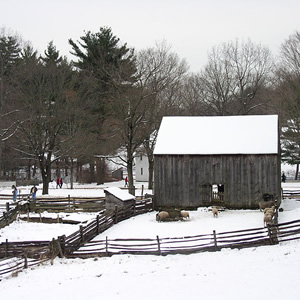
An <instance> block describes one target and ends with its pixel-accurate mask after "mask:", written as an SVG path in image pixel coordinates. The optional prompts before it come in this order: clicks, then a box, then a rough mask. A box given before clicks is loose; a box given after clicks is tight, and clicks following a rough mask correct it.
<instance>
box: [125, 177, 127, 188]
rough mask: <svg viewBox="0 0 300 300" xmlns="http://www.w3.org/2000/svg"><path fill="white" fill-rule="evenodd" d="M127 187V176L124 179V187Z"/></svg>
mask: <svg viewBox="0 0 300 300" xmlns="http://www.w3.org/2000/svg"><path fill="white" fill-rule="evenodd" d="M126 186H127V187H128V178H127V176H126V177H125V187H126Z"/></svg>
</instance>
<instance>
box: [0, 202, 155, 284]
mask: <svg viewBox="0 0 300 300" xmlns="http://www.w3.org/2000/svg"><path fill="white" fill-rule="evenodd" d="M152 206H153V204H152V199H144V200H138V201H136V203H135V205H134V206H132V207H128V208H127V209H126V210H125V209H118V207H115V210H113V211H111V212H107V211H106V210H105V209H104V210H102V211H100V212H99V214H98V215H97V216H96V218H95V220H93V221H92V222H90V223H89V224H87V225H86V226H80V228H79V230H77V231H75V232H74V233H72V234H70V235H69V236H65V235H63V236H59V237H58V238H57V239H52V241H28V242H9V241H8V240H6V241H5V242H2V243H0V280H1V276H2V275H5V274H13V273H17V272H19V271H21V270H22V269H24V268H27V266H30V265H35V264H38V263H41V262H43V261H47V260H52V259H54V258H55V257H56V256H59V257H68V255H69V254H71V253H72V252H73V251H74V250H77V249H78V248H79V247H81V246H82V245H84V244H85V243H86V242H88V241H90V240H91V239H93V238H94V237H96V236H97V235H98V234H99V233H102V232H104V231H105V230H107V229H108V228H110V227H111V226H113V224H116V223H118V222H120V221H123V220H125V219H128V218H130V217H132V216H135V215H139V214H142V213H146V212H150V211H152V210H153V208H152ZM16 214H17V212H16Z"/></svg>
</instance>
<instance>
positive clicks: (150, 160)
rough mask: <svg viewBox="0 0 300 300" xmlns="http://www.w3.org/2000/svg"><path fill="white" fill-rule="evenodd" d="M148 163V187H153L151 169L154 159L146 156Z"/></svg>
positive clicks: (152, 169)
mask: <svg viewBox="0 0 300 300" xmlns="http://www.w3.org/2000/svg"><path fill="white" fill-rule="evenodd" d="M148 163H149V169H148V170H149V178H148V189H149V190H152V189H153V171H154V160H153V159H149V157H148Z"/></svg>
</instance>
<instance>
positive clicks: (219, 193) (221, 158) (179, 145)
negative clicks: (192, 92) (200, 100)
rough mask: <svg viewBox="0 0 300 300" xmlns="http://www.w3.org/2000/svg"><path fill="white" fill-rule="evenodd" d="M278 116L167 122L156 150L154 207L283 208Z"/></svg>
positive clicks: (171, 118) (182, 119)
mask: <svg viewBox="0 0 300 300" xmlns="http://www.w3.org/2000/svg"><path fill="white" fill-rule="evenodd" d="M278 128H279V127H278V116H277V115H259V116H222V117H164V118H163V120H162V123H161V126H160V129H159V132H158V137H157V142H156V146H155V150H154V161H155V162H154V206H155V207H156V208H157V209H161V208H185V209H195V208H197V207H201V206H210V205H213V204H222V205H224V206H225V207H228V208H242V209H247V208H258V202H259V201H263V200H264V199H266V200H269V199H273V198H276V197H277V198H278V202H279V203H280V194H281V193H280V189H281V181H280V166H281V165H280V147H279V130H278Z"/></svg>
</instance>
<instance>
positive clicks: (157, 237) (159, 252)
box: [156, 235, 161, 255]
mask: <svg viewBox="0 0 300 300" xmlns="http://www.w3.org/2000/svg"><path fill="white" fill-rule="evenodd" d="M156 240H157V247H158V255H161V250H160V242H159V236H158V235H157V236H156Z"/></svg>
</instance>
